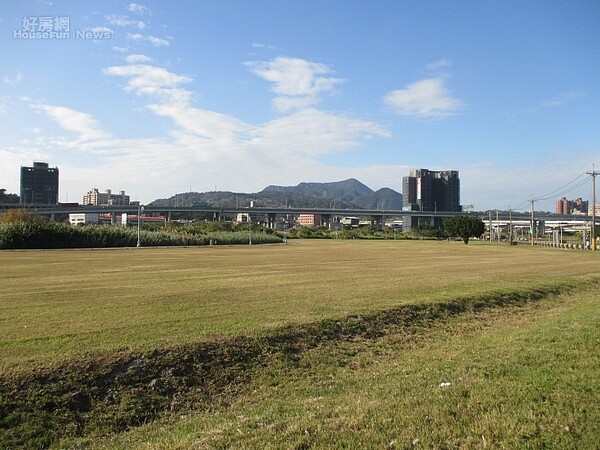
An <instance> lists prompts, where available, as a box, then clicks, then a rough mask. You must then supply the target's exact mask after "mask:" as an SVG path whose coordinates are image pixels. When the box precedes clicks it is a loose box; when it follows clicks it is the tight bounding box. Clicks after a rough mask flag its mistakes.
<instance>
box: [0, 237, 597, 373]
mask: <svg viewBox="0 0 600 450" xmlns="http://www.w3.org/2000/svg"><path fill="white" fill-rule="evenodd" d="M599 269H600V259H599V258H598V257H597V256H596V255H595V254H592V253H591V252H573V251H560V250H556V249H547V250H544V249H531V248H529V247H516V248H515V247H512V248H511V247H508V246H496V245H473V244H471V245H469V246H465V245H462V244H459V243H454V242H453V243H440V242H429V241H422V242H410V241H382V242H370V241H296V242H292V243H290V244H289V245H285V246H283V245H281V246H253V247H247V246H244V247H210V248H183V249H182V248H161V249H153V248H142V249H110V250H92V251H86V250H69V251H67V250H65V251H60V250H52V251H6V252H0V283H1V285H2V290H1V292H0V364H1V366H0V371H1V370H6V369H8V368H18V367H23V366H28V365H32V364H36V365H38V364H48V363H52V362H61V361H64V360H66V359H70V358H73V357H80V356H84V355H90V354H91V355H97V354H102V353H112V352H115V351H127V350H140V349H150V348H153V347H156V346H169V345H173V344H181V343H182V342H194V341H197V340H201V339H205V338H207V337H210V336H215V335H237V334H241V333H256V332H259V331H265V330H269V329H273V328H276V327H280V326H282V325H286V324H298V323H307V322H312V321H315V320H319V319H322V318H324V317H338V316H339V317H343V316H346V315H348V314H355V313H365V312H369V311H378V310H381V309H385V308H388V307H393V306H397V305H399V304H415V303H420V302H428V303H429V302H437V301H446V300H448V299H449V298H453V297H459V296H471V295H480V294H482V293H490V292H500V291H511V290H514V289H523V288H536V287H539V286H544V285H554V284H560V283H562V282H567V281H568V279H569V278H573V277H581V276H586V275H592V274H597V273H598V272H599Z"/></svg>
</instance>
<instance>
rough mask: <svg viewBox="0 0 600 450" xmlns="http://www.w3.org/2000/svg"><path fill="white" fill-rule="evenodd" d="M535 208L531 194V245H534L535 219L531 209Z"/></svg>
mask: <svg viewBox="0 0 600 450" xmlns="http://www.w3.org/2000/svg"><path fill="white" fill-rule="evenodd" d="M534 209H535V200H534V199H533V195H532V196H531V246H532V247H533V246H535V235H536V230H535V220H534V217H533V211H534Z"/></svg>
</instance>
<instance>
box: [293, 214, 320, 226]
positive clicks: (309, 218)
mask: <svg viewBox="0 0 600 450" xmlns="http://www.w3.org/2000/svg"><path fill="white" fill-rule="evenodd" d="M297 222H298V225H300V226H301V227H320V226H321V224H322V217H321V216H320V215H319V214H300V215H299V216H298V220H297Z"/></svg>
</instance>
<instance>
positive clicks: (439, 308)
mask: <svg viewBox="0 0 600 450" xmlns="http://www.w3.org/2000/svg"><path fill="white" fill-rule="evenodd" d="M595 284H597V282H595ZM581 288H582V286H578V287H576V286H573V285H563V286H560V287H559V286H546V287H541V288H539V289H537V290H528V291H519V292H511V293H504V294H497V295H489V296H483V297H473V298H461V299H456V300H453V301H448V302H444V303H433V304H423V305H412V306H402V307H399V308H395V309H390V310H386V311H381V312H379V313H375V314H369V315H352V316H348V317H344V318H339V319H327V320H322V321H319V322H316V323H311V324H305V325H298V326H289V327H285V328H281V329H278V330H276V331H272V332H269V333H268V334H266V335H262V336H240V337H234V338H223V339H215V340H211V341H209V342H200V343H197V344H193V345H185V346H181V347H172V348H164V349H156V350H153V351H151V352H144V353H121V354H116V355H110V356H106V357H102V358H97V359H88V360H79V361H71V362H68V363H65V364H63V365H61V366H58V367H53V368H38V369H35V370H32V371H31V372H28V373H22V372H21V373H19V372H14V373H12V372H9V373H6V374H3V375H2V376H0V448H2V449H9V448H10V449H14V448H29V449H30V448H47V447H50V446H52V445H53V444H55V443H57V442H59V441H60V440H61V439H72V438H78V437H83V436H102V435H107V434H110V433H118V432H121V431H124V430H127V429H130V428H132V427H136V426H139V425H142V424H144V423H148V422H151V421H153V420H156V419H158V418H160V417H161V416H164V415H166V414H169V413H173V412H178V413H184V412H185V411H189V410H190V409H195V410H198V409H204V410H211V409H213V408H219V407H221V406H223V405H224V404H227V403H229V402H230V401H231V400H232V399H234V398H235V397H236V395H238V394H239V393H240V392H241V391H242V390H243V389H244V387H245V386H246V385H247V384H248V383H249V382H250V381H251V380H252V378H253V374H255V373H256V371H259V370H261V368H262V367H264V366H267V365H269V364H271V363H272V362H273V361H274V359H277V360H278V361H282V360H283V361H285V362H286V363H287V364H292V365H293V364H295V362H296V361H298V360H299V359H300V355H301V354H302V352H304V351H306V350H308V349H311V348H314V347H316V346H318V345H322V344H324V343H327V342H335V341H343V340H353V339H359V338H360V339H366V340H368V339H377V338H379V337H381V336H384V335H387V334H391V333H403V334H406V335H407V338H408V339H410V336H413V335H418V334H422V333H423V332H426V331H427V330H428V329H431V328H432V327H435V326H437V325H439V324H441V323H443V322H444V321H445V320H446V319H448V318H451V317H454V316H457V315H460V314H463V313H466V312H472V311H481V310H486V309H488V308H498V307H506V306H520V305H526V304H530V303H531V302H535V301H539V300H542V299H545V298H549V297H551V296H554V295H557V294H561V293H564V292H567V291H569V290H574V289H581Z"/></svg>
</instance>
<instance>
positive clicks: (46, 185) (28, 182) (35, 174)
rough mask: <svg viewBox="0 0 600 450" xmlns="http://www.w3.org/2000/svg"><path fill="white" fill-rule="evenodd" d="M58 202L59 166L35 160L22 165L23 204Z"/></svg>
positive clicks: (51, 203)
mask: <svg viewBox="0 0 600 450" xmlns="http://www.w3.org/2000/svg"><path fill="white" fill-rule="evenodd" d="M57 203H58V167H48V163H45V162H34V163H33V167H24V166H22V167H21V205H24V206H28V205H56V204H57Z"/></svg>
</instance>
